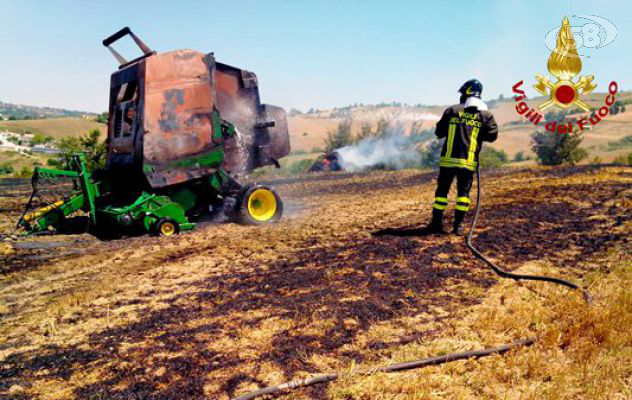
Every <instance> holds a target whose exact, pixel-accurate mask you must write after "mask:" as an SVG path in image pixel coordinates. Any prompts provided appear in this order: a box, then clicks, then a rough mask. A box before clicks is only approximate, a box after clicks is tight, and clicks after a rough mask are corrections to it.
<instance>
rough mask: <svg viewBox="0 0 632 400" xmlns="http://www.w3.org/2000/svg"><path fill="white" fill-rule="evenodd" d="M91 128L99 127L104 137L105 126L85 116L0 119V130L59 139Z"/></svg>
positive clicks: (82, 132)
mask: <svg viewBox="0 0 632 400" xmlns="http://www.w3.org/2000/svg"><path fill="white" fill-rule="evenodd" d="M92 129H99V130H100V131H101V133H102V134H103V137H105V134H106V132H107V126H106V125H105V124H100V123H97V122H96V121H95V120H94V119H92V118H90V119H86V118H77V117H75V118H49V119H29V120H22V121H0V130H7V131H10V132H16V133H32V134H40V135H46V136H52V137H53V138H56V139H59V138H62V137H65V136H79V135H81V134H84V133H86V132H88V131H90V130H92Z"/></svg>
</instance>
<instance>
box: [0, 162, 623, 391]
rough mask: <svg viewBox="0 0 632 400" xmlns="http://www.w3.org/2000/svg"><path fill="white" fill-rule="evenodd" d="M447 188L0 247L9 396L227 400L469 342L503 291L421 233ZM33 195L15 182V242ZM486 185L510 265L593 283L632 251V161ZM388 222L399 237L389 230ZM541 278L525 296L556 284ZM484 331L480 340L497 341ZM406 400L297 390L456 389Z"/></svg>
mask: <svg viewBox="0 0 632 400" xmlns="http://www.w3.org/2000/svg"><path fill="white" fill-rule="evenodd" d="M434 179H435V173H433V172H419V171H399V172H374V173H367V174H353V175H352V174H334V175H314V176H304V177H298V178H292V179H287V180H284V181H276V182H273V185H274V186H275V188H276V189H277V190H278V191H279V193H280V194H281V196H282V198H283V199H284V202H285V209H286V216H285V217H284V218H283V220H282V221H281V222H280V223H278V224H275V225H271V226H264V227H249V226H240V225H235V224H223V225H217V224H210V223H202V224H200V225H199V227H198V228H197V229H196V230H194V231H192V232H189V233H185V234H181V235H179V236H177V237H173V238H158V237H152V236H142V237H132V238H125V239H121V240H116V241H109V242H106V241H99V240H97V239H95V238H93V237H92V236H89V235H87V234H84V235H57V236H46V237H39V238H31V239H21V240H19V241H4V242H0V397H1V398H3V399H30V398H37V399H71V398H80V399H97V398H98V399H198V398H208V399H228V398H230V397H232V396H235V395H238V394H241V393H244V392H246V391H248V390H250V389H255V388H257V387H261V386H267V385H270V384H275V383H279V382H281V381H285V380H289V379H294V378H297V377H304V376H307V375H310V374H315V373H319V372H329V371H332V370H347V369H349V368H350V367H351V366H352V365H377V364H380V363H381V362H382V361H384V360H389V359H391V358H392V357H393V355H394V354H396V353H397V352H398V351H400V350H401V349H402V348H405V347H406V346H410V345H416V346H422V345H423V344H424V343H432V342H433V341H436V340H437V339H438V338H444V337H446V335H453V333H454V327H455V326H456V325H455V324H457V323H459V321H463V320H464V319H465V316H466V315H467V314H468V313H470V312H471V311H472V310H476V307H477V306H478V305H480V304H481V303H483V302H484V301H485V299H487V298H489V297H490V296H491V295H492V294H493V293H494V290H495V288H497V287H498V285H500V284H499V283H498V279H497V277H496V276H495V275H493V274H492V273H491V272H490V271H489V270H488V269H487V267H485V266H484V265H483V264H481V263H480V262H478V261H477V260H475V259H474V258H473V257H472V256H471V255H470V253H469V252H468V250H467V248H466V247H465V245H464V243H463V241H462V239H459V238H456V237H453V236H427V237H420V236H418V235H417V234H416V233H417V232H415V230H414V229H415V228H418V227H420V226H422V225H424V224H425V223H426V221H427V219H428V217H429V214H430V207H431V205H432V198H433V195H434V193H433V191H434ZM27 190H28V187H27V186H26V185H23V184H22V183H20V182H9V183H4V184H3V186H2V188H1V190H0V191H1V194H0V230H2V231H3V232H4V233H8V232H9V231H10V228H11V223H13V222H14V221H15V219H16V218H17V217H18V215H19V212H20V210H21V209H20V207H21V206H22V204H23V203H24V201H25V200H26V198H25V195H26V191H27ZM483 190H484V199H483V210H482V213H481V218H480V222H479V227H478V228H477V232H476V233H477V237H476V239H475V241H476V243H477V244H478V246H479V248H480V249H481V250H482V251H483V252H484V253H486V254H488V255H489V256H491V257H492V258H494V259H495V260H497V261H499V262H501V263H502V265H503V266H505V267H506V268H508V269H517V268H524V267H525V266H529V265H532V264H533V263H537V264H538V265H546V266H547V267H546V269H545V271H546V273H548V274H552V275H556V276H564V277H566V278H572V279H576V280H580V281H583V280H584V279H586V277H587V276H589V275H590V274H593V273H594V272H595V268H597V267H594V266H592V267H591V265H592V264H590V263H588V264H587V263H586V262H585V261H586V260H588V259H591V257H594V255H595V254H601V253H602V252H606V251H608V249H610V248H618V249H623V251H624V253H623V254H628V255H629V254H630V253H629V250H630V238H629V236H630V223H631V221H632V212H631V209H632V171H631V170H630V169H629V168H628V169H625V168H614V167H594V166H590V167H589V166H586V167H568V168H557V169H523V170H516V169H514V170H506V171H496V172H489V173H485V174H484V188H483ZM473 193H474V192H473ZM452 206H453V202H452V203H451V207H450V208H452ZM450 215H451V211H450V212H448V221H446V222H447V223H449V222H450V219H449V217H450ZM466 222H469V220H468V221H466ZM385 228H398V229H399V235H397V236H379V235H375V233H376V232H378V231H380V230H382V229H385ZM595 265H596V264H595ZM503 285H507V284H506V283H503ZM510 285H515V284H513V283H512V284H509V286H508V288H507V290H508V291H511V290H512V289H511V286H510ZM529 285H530V284H521V285H519V286H518V287H519V288H520V290H524V291H525V293H527V294H528V293H532V292H533V291H534V290H535V291H536V292H537V291H538V290H540V289H541V288H540V286H538V285H534V286H531V287H530V286H529ZM534 288H535V289H534ZM527 289H530V291H529V290H527ZM541 290H542V291H543V290H545V289H541ZM542 293H545V292H542ZM566 294H567V292H566V291H565V290H564V289H555V290H553V291H548V292H546V295H547V296H549V298H551V296H558V297H561V296H564V295H566ZM525 296H526V295H525ZM534 296H535V295H534ZM503 301H504V300H503ZM520 329H522V330H521V331H520V332H509V333H511V334H518V333H520V334H528V333H529V331H537V330H538V329H539V327H538V326H537V324H535V323H534V324H531V325H530V324H529V323H528V321H525V324H524V327H522V328H520ZM505 333H506V332H505ZM508 335H509V334H508ZM485 337H486V336H485V335H482V336H481V339H480V343H474V344H472V343H470V342H468V343H470V345H473V346H474V347H480V346H479V345H478V344H480V345H489V344H495V343H486V342H485V340H484V338H485ZM499 338H500V336H498V337H494V339H499ZM488 340H491V339H490V337H488ZM457 347H458V346H457ZM431 355H432V354H431ZM411 376H412V378H411ZM407 379H413V380H414V379H415V375H414V373H408V378H407ZM341 385H342V386H341ZM385 385H386V384H385ZM393 390H394V391H395V393H393V392H383V391H382V389H380V390H378V389H375V390H372V389H370V388H369V387H368V386H364V387H362V388H357V387H353V382H349V381H345V382H343V383H341V384H335V385H330V386H327V385H322V386H316V387H312V388H308V389H302V390H300V391H295V392H293V393H288V394H286V395H285V396H286V397H285V398H296V399H299V398H310V399H327V398H339V399H347V398H358V399H360V398H361V399H365V398H367V399H368V398H375V399H378V398H384V399H386V398H402V399H404V398H406V399H408V398H410V399H413V398H426V397H430V398H432V397H433V396H437V393H439V394H438V398H440V397H443V396H442V395H441V393H444V394H445V392H437V393H434V392H432V390H430V391H428V392H423V393H422V394H418V395H415V394H414V393H413V392H410V393H408V392H406V391H405V390H404V389H401V390H400V389H393ZM424 390H425V389H424ZM378 392H380V395H379V396H378V395H373V394H372V393H378ZM411 393H412V394H411ZM420 393H421V392H420ZM433 393H434V394H433ZM464 393H466V392H464ZM470 394H471V393H470ZM397 396H400V397H397ZM407 396H408V397H407ZM474 396H475V397H476V396H477V394H476V393H474ZM448 397H449V396H448ZM466 397H468V396H467V395H466ZM492 397H493V396H492ZM509 398H513V397H511V396H509ZM516 398H518V397H516Z"/></svg>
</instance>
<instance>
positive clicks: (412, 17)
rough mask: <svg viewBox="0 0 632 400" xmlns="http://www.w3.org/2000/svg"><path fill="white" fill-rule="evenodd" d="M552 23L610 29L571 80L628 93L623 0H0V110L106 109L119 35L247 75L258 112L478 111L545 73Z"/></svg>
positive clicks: (631, 62) (628, 24) (627, 9)
mask: <svg viewBox="0 0 632 400" xmlns="http://www.w3.org/2000/svg"><path fill="white" fill-rule="evenodd" d="M564 15H568V16H572V15H598V16H601V17H603V18H606V19H608V20H610V21H611V22H613V23H614V24H615V25H616V27H617V37H616V39H615V41H614V42H613V43H611V44H610V45H608V46H606V47H603V48H601V49H583V50H584V51H583V53H585V54H586V55H587V56H589V58H584V59H583V64H584V67H583V70H582V73H583V74H595V76H596V79H595V81H596V82H597V83H598V85H599V87H598V90H605V89H606V87H607V84H608V82H610V81H611V80H616V81H617V82H619V84H620V87H621V88H622V89H625V90H629V89H631V88H632V76H631V73H630V71H631V70H632V69H631V66H632V51H630V50H631V45H632V2H629V1H623V0H621V1H594V0H593V1H559V2H554V1H524V2H518V1H509V0H506V1H432V2H430V1H429V2H423V1H396V0H392V1H371V0H364V1H301V0H294V1H290V0H288V1H272V0H270V1H227V0H224V1H221V2H218V1H187V0H180V1H159V0H155V1H131V0H128V1H117V0H109V1H99V0H93V1H64V0H60V1H54V2H53V1H48V2H45V1H28V0H21V1H17V0H15V1H14V0H0V49H1V51H0V100H2V101H9V102H15V103H22V104H32V105H48V106H55V107H65V108H72V109H80V110H89V111H103V110H105V109H106V108H107V100H108V98H107V97H108V85H109V75H110V73H111V72H112V71H114V69H115V68H116V62H115V60H114V59H113V58H112V56H111V55H110V54H109V52H108V51H107V50H106V49H105V48H104V47H102V46H101V40H103V38H105V37H106V36H108V35H110V34H111V33H113V32H115V31H117V30H118V29H120V28H121V27H123V26H126V25H128V26H130V27H131V28H132V30H133V31H134V32H135V33H137V34H138V35H139V36H140V37H141V38H143V39H144V41H145V42H146V43H147V44H148V45H149V46H150V47H152V48H153V49H155V50H157V51H169V50H175V49H179V48H191V49H195V50H200V51H204V52H210V51H213V52H215V55H216V58H217V59H218V60H219V61H221V62H225V63H228V64H232V65H235V66H238V67H241V68H245V69H249V70H251V71H254V72H255V73H256V74H257V75H258V76H259V82H260V86H261V95H262V99H263V101H264V102H266V103H270V104H277V105H281V106H283V107H285V108H287V109H289V108H299V109H302V110H306V109H308V108H309V107H314V108H328V107H333V106H344V105H348V104H351V103H354V102H358V103H379V102H381V101H393V100H396V101H401V102H408V103H413V104H414V103H422V104H447V103H453V102H455V101H456V99H457V94H456V93H455V92H456V90H457V89H458V87H459V86H460V85H461V83H462V82H463V81H465V80H467V79H470V78H472V77H476V78H478V79H480V80H481V81H482V82H483V85H484V87H485V89H484V93H483V97H484V98H485V99H490V98H495V97H497V96H498V95H499V94H500V93H503V94H505V95H506V96H507V95H510V93H511V86H512V85H513V84H514V83H515V82H517V81H519V80H520V79H524V80H525V82H527V83H532V82H533V76H534V74H536V73H540V74H546V72H547V71H546V61H547V58H548V56H549V53H550V51H549V50H548V49H547V48H546V46H545V44H544V37H545V35H546V33H547V32H549V31H550V30H551V29H553V28H555V27H556V26H559V25H560V23H561V19H562V17H563V16H564ZM586 22H588V21H586V20H583V19H579V18H571V24H572V25H582V24H584V23H586ZM122 50H123V51H127V52H128V53H132V52H131V51H130V50H132V49H131V48H127V47H126V46H123V49H122Z"/></svg>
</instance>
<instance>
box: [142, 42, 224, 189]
mask: <svg viewBox="0 0 632 400" xmlns="http://www.w3.org/2000/svg"><path fill="white" fill-rule="evenodd" d="M144 62H145V64H146V66H145V99H144V100H145V102H144V105H145V110H144V118H143V130H144V136H143V155H144V160H145V161H144V164H145V166H151V168H152V169H153V171H152V172H149V171H147V172H146V174H147V175H148V178H149V179H150V181H151V183H152V186H154V187H155V186H156V185H159V186H166V185H172V184H176V183H180V182H184V181H186V180H188V179H190V178H191V177H196V176H203V175H204V174H205V173H209V172H212V171H209V170H208V168H200V170H197V168H198V167H196V166H195V165H189V166H187V167H186V168H178V167H176V166H175V165H174V163H172V162H171V161H177V160H182V159H184V158H187V157H191V156H195V155H200V154H203V153H207V152H210V151H213V150H216V149H217V144H216V143H215V142H214V141H213V133H214V127H213V117H212V115H213V114H212V112H213V107H214V104H213V95H212V92H211V90H212V88H211V79H210V75H209V72H208V67H207V65H206V63H205V61H204V54H203V53H199V52H196V51H192V50H178V51H172V52H168V53H162V54H157V55H155V56H152V57H149V58H147V59H146V60H145V61H144Z"/></svg>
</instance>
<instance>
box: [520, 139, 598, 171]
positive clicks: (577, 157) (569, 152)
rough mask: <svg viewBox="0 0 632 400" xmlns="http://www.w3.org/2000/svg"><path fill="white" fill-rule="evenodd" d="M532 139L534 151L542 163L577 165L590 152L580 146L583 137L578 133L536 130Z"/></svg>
mask: <svg viewBox="0 0 632 400" xmlns="http://www.w3.org/2000/svg"><path fill="white" fill-rule="evenodd" d="M531 139H532V141H533V145H532V146H533V152H534V153H535V154H536V157H537V159H538V163H540V164H541V165H561V164H570V165H575V164H577V163H578V162H580V161H581V160H583V159H584V158H586V157H587V156H588V152H587V151H586V150H585V149H583V148H581V147H579V145H580V144H581V142H582V140H583V138H582V137H581V135H579V134H577V133H569V134H556V133H550V132H546V131H536V132H535V133H534V134H533V135H531Z"/></svg>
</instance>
